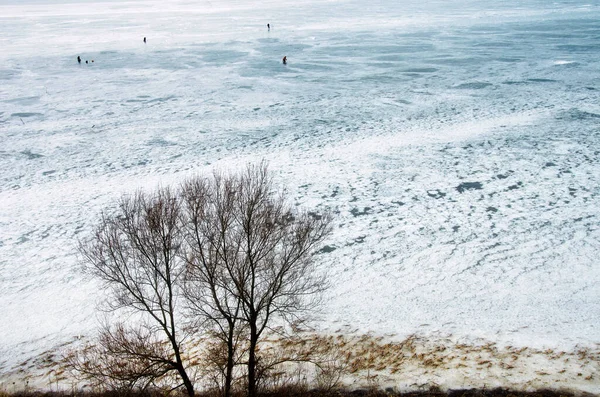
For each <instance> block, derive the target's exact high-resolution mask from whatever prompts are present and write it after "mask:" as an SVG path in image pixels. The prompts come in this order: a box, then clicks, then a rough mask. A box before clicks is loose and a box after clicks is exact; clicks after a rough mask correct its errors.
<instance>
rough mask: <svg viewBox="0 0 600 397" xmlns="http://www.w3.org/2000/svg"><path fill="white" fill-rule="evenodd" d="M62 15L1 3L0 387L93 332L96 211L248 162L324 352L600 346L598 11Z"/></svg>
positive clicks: (310, 2)
mask: <svg viewBox="0 0 600 397" xmlns="http://www.w3.org/2000/svg"><path fill="white" fill-rule="evenodd" d="M57 3H58V2H56V1H50V0H36V1H33V0H26V1H16V0H10V1H7V0H2V1H0V48H1V49H2V51H0V136H1V142H2V144H1V145H0V170H1V171H2V172H1V173H0V297H1V301H2V305H0V318H1V319H2V321H1V322H0V357H2V358H1V359H0V370H3V369H10V368H13V367H14V366H15V365H16V364H17V363H19V362H21V360H23V359H25V358H29V357H31V356H32V355H34V354H37V353H40V352H42V351H44V350H45V349H47V348H49V347H52V346H54V345H56V344H59V343H61V342H63V341H66V340H70V339H71V338H72V337H73V336H77V335H80V334H88V333H89V332H90V331H91V330H92V329H93V328H94V327H95V326H96V321H95V314H94V313H95V312H94V303H95V301H96V300H97V299H100V297H101V295H102V291H97V290H96V288H95V284H94V283H93V281H90V280H85V279H84V278H83V277H82V275H81V272H80V271H79V268H78V259H77V255H76V249H75V247H76V243H77V239H78V238H79V237H81V236H83V235H85V233H86V232H88V231H89V230H90V228H91V226H92V225H93V224H94V222H95V221H96V219H97V216H98V214H99V212H100V210H101V209H103V208H106V207H108V206H110V205H111V204H112V203H114V200H115V199H116V198H117V197H119V196H120V195H121V194H122V193H126V192H131V191H133V190H134V189H136V188H153V187H156V186H157V185H158V184H160V183H162V184H168V183H178V182H179V181H181V180H182V179H183V178H184V177H185V176H187V175H190V174H192V173H196V172H203V171H207V170H210V169H212V168H213V167H222V168H235V167H238V166H241V165H243V164H244V163H246V162H248V161H258V160H260V159H263V158H264V159H267V160H268V161H269V162H270V164H271V168H272V169H273V170H275V171H276V172H277V175H278V178H279V179H280V180H281V182H283V183H285V184H286V185H287V187H288V189H289V190H290V192H291V193H292V195H293V197H294V200H295V201H296V202H297V203H298V204H300V205H305V206H309V207H316V208H325V207H329V208H332V209H334V210H335V211H336V228H335V232H334V234H333V236H332V237H331V239H330V240H329V241H328V242H327V247H326V249H325V250H324V252H323V253H322V254H320V255H319V260H320V261H321V262H322V263H323V266H324V267H326V268H327V269H328V271H329V272H330V276H331V280H332V284H333V287H332V289H331V290H330V291H329V292H328V294H327V296H326V299H325V301H326V302H327V305H326V307H325V308H324V313H323V316H322V317H323V318H324V319H325V320H324V321H323V322H322V323H321V324H320V325H319V327H320V328H321V329H324V330H336V329H339V328H344V327H346V328H348V329H359V330H360V331H365V332H367V331H372V332H375V333H381V334H383V333H395V334H398V335H407V334H409V333H413V332H421V333H428V332H438V331H444V332H447V333H452V334H455V335H460V336H465V337H469V336H471V337H474V338H475V337H484V338H488V339H491V340H495V341H501V342H507V343H512V344H523V345H530V346H550V347H560V348H569V347H572V346H574V345H576V344H583V345H586V344H592V343H598V342H600V331H599V329H600V327H599V321H598V319H599V318H600V289H599V288H598V285H600V267H599V266H598V250H599V248H600V230H599V225H600V223H599V216H600V210H599V208H600V205H599V204H600V203H599V197H598V194H599V193H600V188H599V186H600V185H599V183H600V167H599V160H600V128H599V126H600V94H599V93H600V91H599V90H600V78H599V74H598V71H599V70H600V56H599V55H600V45H599V44H598V38H599V37H600V24H598V21H599V20H600V4H598V3H597V2H595V1H592V2H578V1H559V2H547V1H542V0H526V1H513V0H511V1H504V2H491V1H485V2H482V1H474V0H473V1H469V0H451V1H441V0H440V1H432V2H423V1H416V0H414V1H413V0H411V1H398V0H393V1H392V0H380V1H358V0H348V1H343V0H340V1H334V0H304V1H298V0H294V1H292V0H278V1H261V2H249V1H246V2H243V1H234V0H224V1H219V2H216V1H203V2H189V1H183V0H176V1H170V2H168V3H167V2H164V1H161V2H159V1H151V0H148V1H146V0H140V1H130V2H120V1H103V2H97V1H83V0H71V1H65V2H60V4H57ZM267 23H270V24H271V26H272V28H271V30H270V31H267V29H266V24H267ZM144 36H146V37H147V38H148V42H147V43H146V44H144V43H143V42H142V38H143V37H144ZM77 55H80V56H81V58H82V59H83V64H81V65H79V64H77V62H76V57H77ZM284 55H287V57H288V65H287V66H284V65H282V64H281V58H282V57H283V56H284ZM86 60H88V61H89V63H88V64H85V61H86ZM92 60H93V61H94V62H93V63H92V62H91V61H92Z"/></svg>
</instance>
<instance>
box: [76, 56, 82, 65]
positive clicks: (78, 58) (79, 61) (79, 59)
mask: <svg viewBox="0 0 600 397" xmlns="http://www.w3.org/2000/svg"><path fill="white" fill-rule="evenodd" d="M77 63H79V64H80V65H81V57H80V56H79V55H77Z"/></svg>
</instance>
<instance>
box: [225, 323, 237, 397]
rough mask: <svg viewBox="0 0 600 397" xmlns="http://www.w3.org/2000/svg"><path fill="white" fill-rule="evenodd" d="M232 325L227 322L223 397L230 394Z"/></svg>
mask: <svg viewBox="0 0 600 397" xmlns="http://www.w3.org/2000/svg"><path fill="white" fill-rule="evenodd" d="M233 338H234V326H233V325H232V324H231V323H230V324H229V334H228V335H227V370H226V373H225V397H230V396H231V378H232V377H233V365H234V362H233V360H234V353H235V351H234V346H233Z"/></svg>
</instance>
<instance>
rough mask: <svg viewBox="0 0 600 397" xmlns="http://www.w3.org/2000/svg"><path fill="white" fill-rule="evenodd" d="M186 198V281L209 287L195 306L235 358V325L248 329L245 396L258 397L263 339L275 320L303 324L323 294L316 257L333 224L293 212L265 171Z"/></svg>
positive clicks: (208, 185)
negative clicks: (188, 243) (189, 241)
mask: <svg viewBox="0 0 600 397" xmlns="http://www.w3.org/2000/svg"><path fill="white" fill-rule="evenodd" d="M184 191H185V192H186V194H185V196H186V203H187V208H188V211H189V212H190V213H191V214H192V216H191V219H192V222H191V225H190V227H191V231H190V232H189V233H188V236H191V237H192V239H193V240H194V241H193V244H192V245H193V247H194V248H193V250H192V252H191V254H190V255H189V256H188V257H189V258H190V263H188V269H189V270H190V273H189V274H188V280H190V282H191V283H192V284H196V285H204V286H207V287H208V288H202V287H200V288H198V289H197V291H201V292H200V294H197V295H195V296H194V299H193V300H192V301H193V302H195V303H196V304H197V305H198V306H196V309H198V310H200V311H201V312H202V313H203V314H204V315H205V316H206V317H207V318H210V319H211V320H212V321H213V323H215V324H217V327H218V328H219V329H221V331H222V334H223V336H224V339H225V340H227V341H228V343H229V348H230V350H229V355H230V357H233V355H232V354H233V350H231V349H232V348H233V349H235V346H234V345H233V343H234V341H233V340H232V339H231V338H232V336H233V335H239V333H236V332H234V331H235V329H236V327H238V326H239V325H238V323H239V322H241V323H242V325H243V326H244V327H246V328H247V337H248V340H247V344H248V357H247V380H248V395H249V396H250V397H255V396H256V393H257V387H256V386H257V382H258V379H257V363H258V357H257V349H258V344H259V340H260V338H261V336H262V335H263V333H264V331H265V330H266V329H267V328H268V327H269V325H270V324H272V322H273V320H274V319H275V318H276V317H279V318H280V319H283V320H286V321H290V322H292V321H297V320H298V319H301V318H303V317H304V316H305V315H306V314H307V313H308V311H309V310H310V309H312V308H314V306H315V305H316V304H317V303H318V295H319V294H318V293H319V292H321V291H322V290H323V289H324V288H325V286H326V281H325V278H324V276H323V274H322V273H319V272H318V269H317V268H316V266H315V263H314V262H313V255H312V254H313V253H314V249H315V248H316V247H317V246H318V245H319V244H320V243H321V242H322V241H323V239H324V238H325V237H326V236H327V234H328V233H329V232H330V223H331V222H330V219H331V218H330V216H329V215H327V214H325V215H321V216H317V215H314V214H310V213H307V212H300V211H294V210H293V208H292V206H291V205H290V204H289V203H288V202H287V199H286V197H285V194H282V193H280V192H277V191H276V189H275V188H274V183H273V177H272V174H271V173H270V172H269V171H268V169H267V166H266V165H265V164H264V163H262V164H260V165H249V166H248V167H247V168H246V169H245V171H244V172H243V173H241V174H238V175H232V176H222V175H219V174H215V176H214V178H213V179H202V178H200V179H195V180H191V181H189V182H188V183H187V184H186V185H185V187H184ZM200 192H202V193H200ZM190 290H193V288H191V289H190ZM203 291H210V294H204V292H203ZM232 364H233V363H232V362H229V364H228V365H229V366H231V365H232ZM228 371H229V369H228ZM226 395H227V394H226Z"/></svg>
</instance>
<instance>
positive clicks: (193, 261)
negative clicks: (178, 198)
mask: <svg viewBox="0 0 600 397" xmlns="http://www.w3.org/2000/svg"><path fill="white" fill-rule="evenodd" d="M238 187H239V186H238V184H237V183H236V180H235V179H232V178H224V177H223V176H222V175H220V174H218V173H216V172H215V173H214V177H213V178H212V179H211V178H206V177H196V178H193V179H190V180H188V181H187V182H185V183H184V184H183V186H182V196H183V198H184V203H185V205H184V208H185V210H184V212H185V219H186V220H187V222H186V223H185V227H184V229H185V232H186V233H185V236H186V241H187V248H188V252H187V256H186V258H187V272H186V283H185V286H186V288H185V294H186V297H187V303H188V307H189V309H190V310H191V312H192V313H194V314H195V316H194V317H195V318H197V319H198V320H200V321H201V323H202V324H201V325H202V326H203V327H205V328H206V329H207V330H209V331H210V333H211V334H212V335H214V336H216V338H217V339H218V340H219V341H220V342H221V343H222V345H223V346H224V347H225V349H224V350H225V357H224V359H223V360H222V361H223V364H224V365H223V366H221V367H220V368H221V369H222V371H223V373H222V376H223V395H224V396H225V397H229V396H230V395H231V387H232V382H233V373H234V367H235V365H236V364H237V363H238V356H239V355H240V354H239V349H238V348H239V346H240V343H242V341H243V340H242V335H243V327H242V326H241V325H242V324H241V322H240V310H241V302H240V300H239V298H238V295H237V293H236V286H235V283H234V281H235V280H234V279H233V278H232V277H231V276H230V274H229V272H228V270H229V269H230V268H235V267H236V261H237V260H238V251H239V244H238V242H236V241H232V239H231V237H232V230H233V229H234V228H235V225H236V220H235V215H236V212H235V208H236V207H235V203H236V199H237V195H238V191H237V189H238ZM215 359H219V358H217V357H215Z"/></svg>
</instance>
